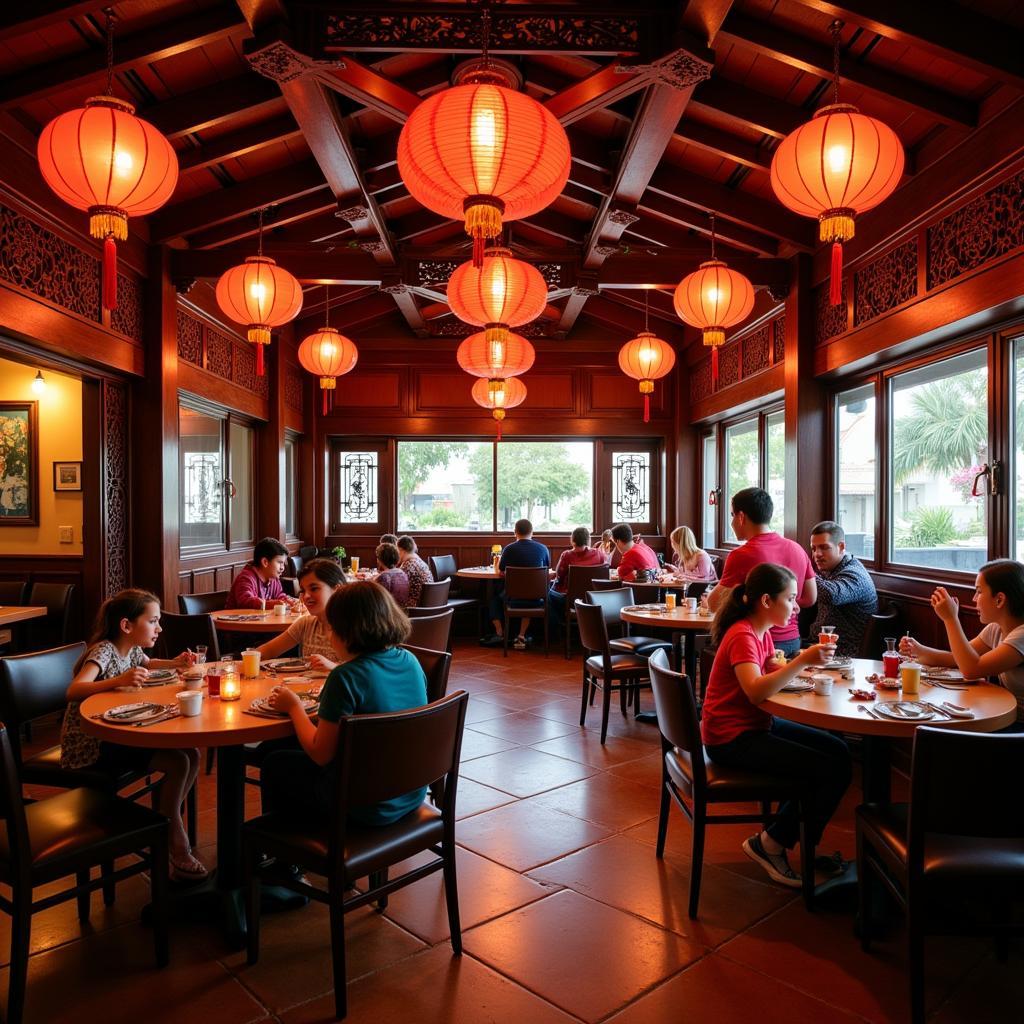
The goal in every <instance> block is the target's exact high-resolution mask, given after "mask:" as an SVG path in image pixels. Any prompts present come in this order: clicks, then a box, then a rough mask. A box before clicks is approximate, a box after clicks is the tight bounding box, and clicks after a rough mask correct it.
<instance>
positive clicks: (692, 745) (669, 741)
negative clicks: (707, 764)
mask: <svg viewBox="0 0 1024 1024" xmlns="http://www.w3.org/2000/svg"><path fill="white" fill-rule="evenodd" d="M647 667H648V669H649V670H650V673H651V689H652V690H653V691H654V706H655V708H657V711H658V728H659V729H660V730H661V737H662V740H663V741H664V744H665V745H666V746H667V747H675V748H676V749H678V750H683V751H685V752H686V753H688V754H689V755H690V760H691V762H692V763H693V783H694V789H695V790H698V789H702V788H703V786H704V783H705V781H706V775H705V772H704V745H703V742H702V740H701V737H700V723H699V722H698V720H697V702H696V700H695V699H694V696H693V689H692V688H691V686H690V680H689V679H687V678H686V676H685V675H683V674H682V673H680V672H673V671H672V669H670V668H669V667H668V658H666V656H665V652H664V650H657V651H655V652H654V653H653V654H652V655H651V656H650V658H648V660H647Z"/></svg>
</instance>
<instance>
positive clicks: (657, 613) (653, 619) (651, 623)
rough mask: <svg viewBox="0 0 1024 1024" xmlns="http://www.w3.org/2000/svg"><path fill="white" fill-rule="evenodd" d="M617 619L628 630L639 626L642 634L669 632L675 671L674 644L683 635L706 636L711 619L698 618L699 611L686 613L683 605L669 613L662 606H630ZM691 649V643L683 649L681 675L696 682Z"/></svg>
mask: <svg viewBox="0 0 1024 1024" xmlns="http://www.w3.org/2000/svg"><path fill="white" fill-rule="evenodd" d="M619 618H621V619H622V621H623V622H628V623H629V624H630V625H631V626H643V627H644V629H645V630H646V629H655V630H657V629H668V630H671V631H672V649H673V653H674V656H675V662H676V666H677V667H678V666H679V663H680V658H679V653H678V646H677V643H676V641H677V640H678V639H679V638H680V637H681V636H682V635H683V634H684V633H707V632H709V631H710V629H711V622H712V618H713V617H712V616H711V615H701V613H700V610H699V609H698V610H697V611H695V612H691V611H689V610H688V609H687V608H686V606H685V602H684V603H683V604H682V605H676V607H675V608H672V609H671V610H670V609H668V608H666V607H665V605H664V604H658V605H657V606H656V607H655V606H653V605H652V606H648V605H633V606H632V607H627V608H623V609H622V611H621V612H619ZM695 648H696V645H695V644H693V643H688V644H687V645H686V654H685V659H684V661H685V664H684V665H683V671H684V672H686V674H687V675H688V676H689V677H690V679H691V680H695V679H696V678H697V655H696V649H695Z"/></svg>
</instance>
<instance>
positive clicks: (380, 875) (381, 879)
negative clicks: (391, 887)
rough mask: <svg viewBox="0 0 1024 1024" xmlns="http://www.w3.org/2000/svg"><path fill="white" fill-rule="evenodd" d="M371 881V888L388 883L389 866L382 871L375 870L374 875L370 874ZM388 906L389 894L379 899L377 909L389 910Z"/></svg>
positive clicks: (380, 910) (381, 910)
mask: <svg viewBox="0 0 1024 1024" xmlns="http://www.w3.org/2000/svg"><path fill="white" fill-rule="evenodd" d="M369 882H370V888H371V889H379V888H380V887H381V886H382V885H387V884H388V869H387V868H381V870H380V871H374V873H373V874H372V875H370V879H369ZM387 908H388V898H387V896H381V898H380V899H379V900H377V910H378V911H379V912H380V913H383V912H384V911H385V910H387Z"/></svg>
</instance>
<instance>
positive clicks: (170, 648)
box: [157, 612, 220, 661]
mask: <svg viewBox="0 0 1024 1024" xmlns="http://www.w3.org/2000/svg"><path fill="white" fill-rule="evenodd" d="M197 644H203V645H205V647H206V660H207V661H219V660H220V644H219V643H218V640H217V628H216V627H215V626H214V624H213V619H212V618H211V617H210V616H209V615H175V614H174V612H161V613H160V637H159V639H158V640H157V650H158V651H159V656H160V657H161V658H176V657H177V656H178V655H179V654H181V652H182V651H184V650H185V649H186V648H191V649H193V650H194V649H195V647H196V645H197Z"/></svg>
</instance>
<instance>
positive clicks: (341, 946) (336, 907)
mask: <svg viewBox="0 0 1024 1024" xmlns="http://www.w3.org/2000/svg"><path fill="white" fill-rule="evenodd" d="M329 888H330V893H329V895H330V907H331V963H332V966H333V968H334V1015H335V1017H337V1018H338V1020H342V1019H344V1017H345V1016H346V1015H347V1014H348V997H347V993H346V991H345V989H346V985H347V980H346V975H345V910H344V907H343V904H342V901H343V899H344V892H343V891H340V890H343V885H342V883H340V882H337V883H336V882H334V881H333V880H332V881H331V884H330V887H329Z"/></svg>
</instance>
